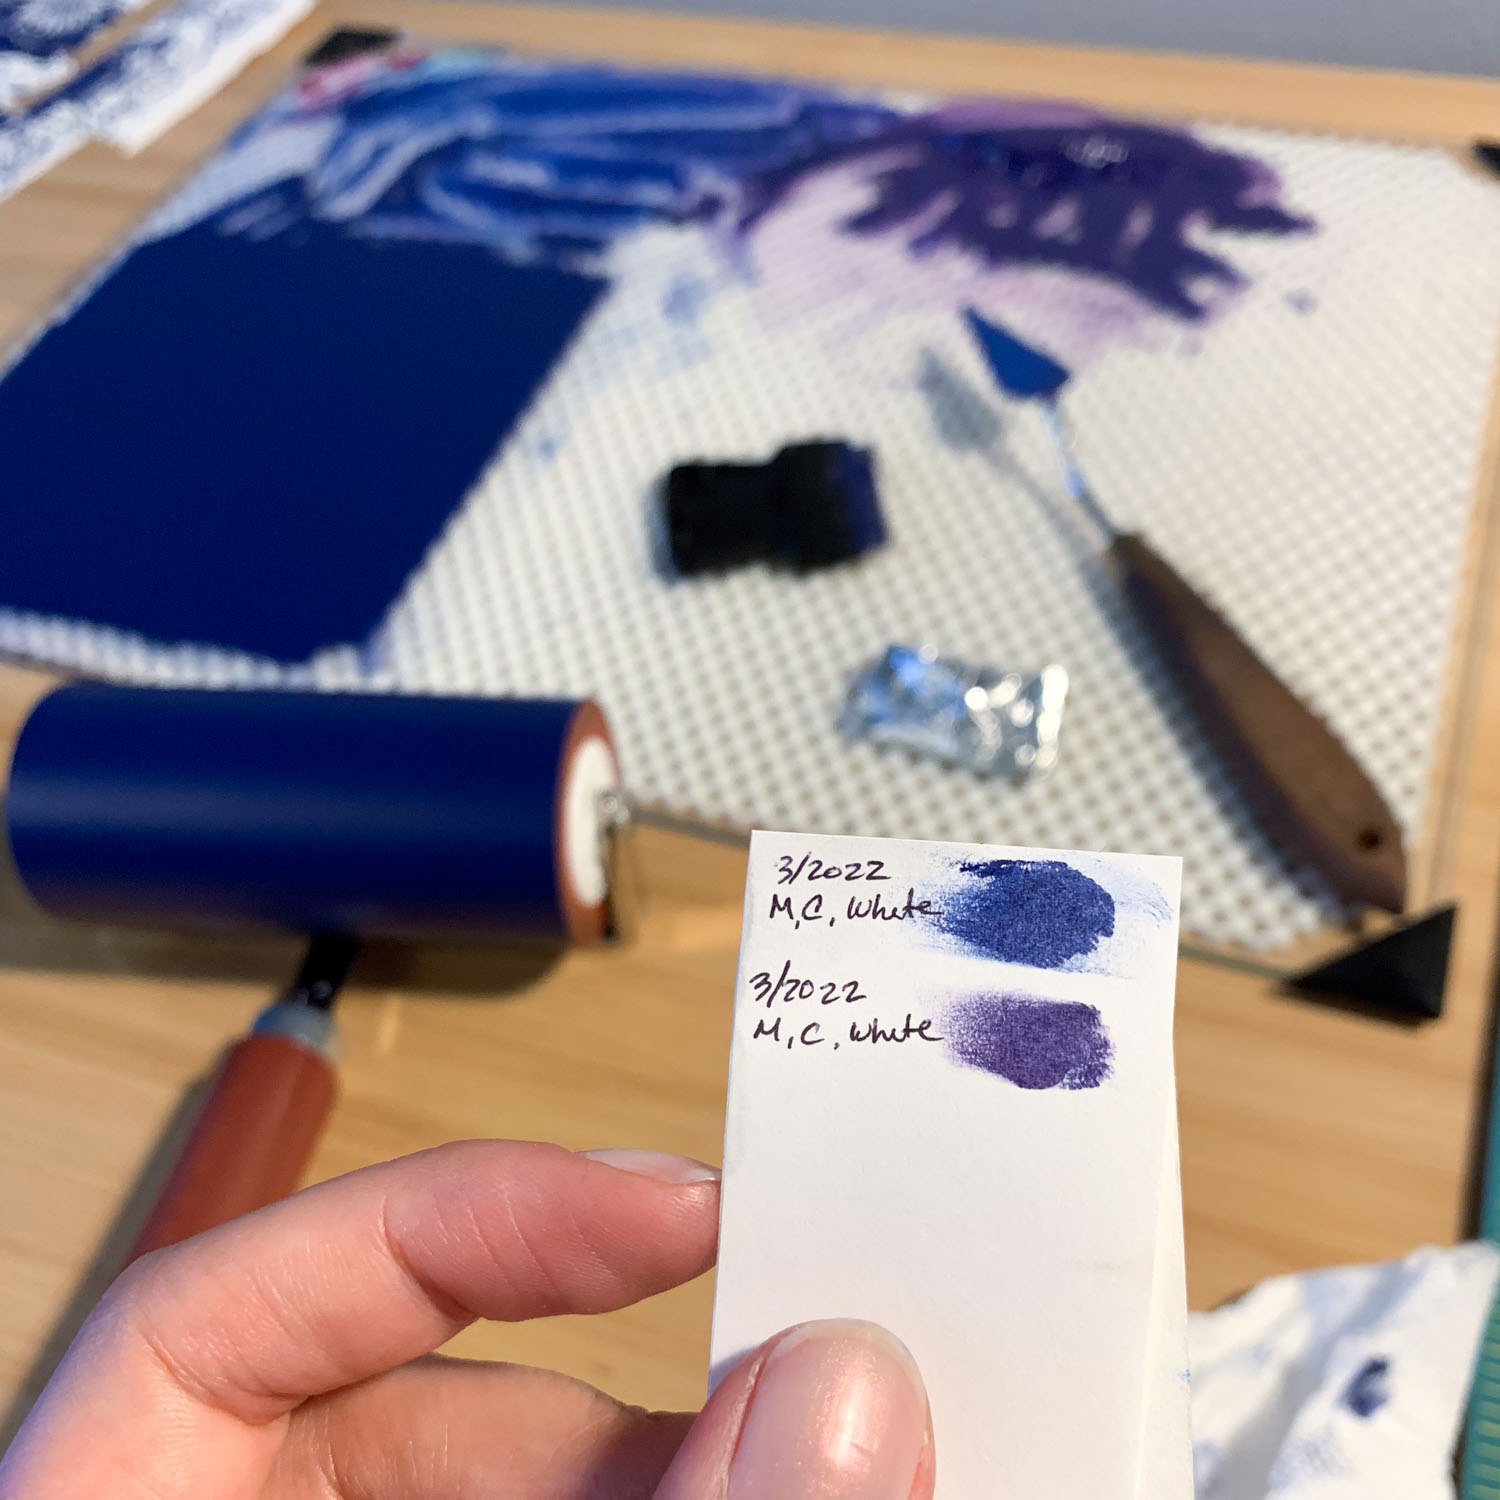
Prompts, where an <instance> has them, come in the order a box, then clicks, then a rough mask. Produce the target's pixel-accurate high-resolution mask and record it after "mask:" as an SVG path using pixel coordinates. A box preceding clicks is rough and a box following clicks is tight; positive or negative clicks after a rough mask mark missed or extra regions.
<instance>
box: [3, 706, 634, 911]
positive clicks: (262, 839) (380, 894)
mask: <svg viewBox="0 0 1500 1500" xmlns="http://www.w3.org/2000/svg"><path fill="white" fill-rule="evenodd" d="M590 738H598V739H599V740H601V741H602V743H603V745H604V746H605V747H607V746H608V743H609V740H608V731H607V729H606V728H605V725H604V720H603V716H602V715H601V714H600V712H599V710H598V708H597V707H596V706H595V705H594V704H592V703H586V702H585V703H576V702H564V701H546V700H525V699H482V698H435V697H434V698H425V697H398V696H394V695H385V694H355V693H302V692H280V691H239V690H229V691H207V690H205V691H200V690H196V689H179V688H131V687H116V686H110V685H105V684H101V683H93V682H79V683H74V684H72V685H69V686H66V687H63V688H61V689H59V690H58V691H56V692H54V693H52V694H50V695H49V696H48V697H46V698H45V699H43V700H42V702H41V703H40V704H39V705H38V706H37V708H36V709H35V710H34V711H33V713H32V715H31V717H30V718H29V719H28V721H27V722H26V725H25V726H24V728H23V730H22V733H21V736H20V739H19V742H18V743H17V746H16V751H15V758H14V762H13V764H12V767H11V775H10V785H9V791H8V794H7V797H6V817H7V830H8V833H9V837H10V843H11V848H12V850H13V853H14V856H15V862H16V867H17V869H18V870H19V872H20V875H21V879H22V880H23V881H24V883H25V885H26V888H27V889H28V890H29V891H30V893H31V894H32V896H33V897H34V898H35V899H36V901H37V902H38V903H39V904H40V905H41V906H42V907H44V908H45V909H46V910H47V911H49V912H52V913H54V914H56V915H58V916H63V917H70V918H82V919H85V920H91V921H100V922H129V923H146V924H150V925H153V926H169V927H177V928H194V929H210V930H244V929H279V930H291V931H297V932H330V931H332V932H349V933H357V934H360V935H362V936H395V937H429V936H467V935H478V934H492V933H496V932H506V933H524V934H532V935H536V936H540V937H549V938H563V937H568V936H573V937H580V936H590V935H596V934H595V933H594V932H592V931H591V930H589V929H591V928H596V927H601V926H602V921H603V919H602V915H600V914H599V913H598V912H596V911H592V910H586V911H583V912H582V915H581V916H580V911H581V907H580V900H579V898H578V896H577V893H576V891H574V892H572V893H571V894H570V888H569V884H568V877H567V874H566V869H565V866H566V860H565V859H564V856H563V852H562V845H563V832H562V821H561V818H560V815H559V805H560V799H561V794H562V784H563V777H564V770H565V767H566V765H567V764H568V763H569V757H570V755H571V754H572V753H573V752H574V751H575V750H576V749H577V747H578V746H579V745H580V744H581V743H582V742H584V741H586V740H588V739H590ZM595 760H596V762H597V760H598V755H597V753H596V756H595ZM605 760H606V762H607V764H608V765H609V766H610V768H612V767H613V761H612V758H610V757H607V756H606V757H605ZM575 800H576V799H575ZM579 805H580V806H582V805H583V804H582V803H580V804H579ZM582 905H583V906H585V907H587V906H588V905H589V901H588V900H587V899H585V900H584V901H583V903H582ZM580 923H581V926H580Z"/></svg>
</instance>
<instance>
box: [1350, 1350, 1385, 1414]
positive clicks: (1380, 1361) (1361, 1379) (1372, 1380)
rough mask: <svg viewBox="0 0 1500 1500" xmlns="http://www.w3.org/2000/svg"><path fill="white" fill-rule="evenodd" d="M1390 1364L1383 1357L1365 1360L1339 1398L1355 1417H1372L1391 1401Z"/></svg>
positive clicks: (1378, 1356)
mask: <svg viewBox="0 0 1500 1500" xmlns="http://www.w3.org/2000/svg"><path fill="white" fill-rule="evenodd" d="M1390 1376H1391V1362H1390V1360H1388V1359H1386V1358H1385V1357H1384V1356H1383V1355H1377V1356H1376V1357H1375V1358H1374V1359H1367V1360H1366V1361H1365V1362H1364V1364H1362V1365H1361V1366H1360V1367H1359V1369H1358V1370H1357V1371H1355V1374H1354V1378H1353V1379H1352V1380H1351V1381H1350V1382H1349V1384H1348V1385H1347V1386H1346V1387H1345V1389H1344V1394H1343V1396H1342V1397H1341V1398H1340V1399H1341V1400H1342V1401H1343V1403H1344V1405H1345V1406H1347V1407H1348V1408H1349V1410H1350V1411H1352V1412H1353V1413H1354V1415H1355V1416H1356V1417H1366V1418H1368V1417H1373V1416H1374V1415H1375V1413H1376V1412H1378V1411H1379V1410H1380V1408H1381V1407H1382V1406H1384V1405H1385V1403H1386V1402H1387V1401H1389V1400H1390V1399H1391V1382H1390Z"/></svg>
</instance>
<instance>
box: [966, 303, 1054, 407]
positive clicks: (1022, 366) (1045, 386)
mask: <svg viewBox="0 0 1500 1500" xmlns="http://www.w3.org/2000/svg"><path fill="white" fill-rule="evenodd" d="M964 321H965V322H966V323H967V324H968V325H969V332H970V333H972V334H973V335H974V338H975V340H976V341H977V342H978V344H979V348H980V352H981V353H982V354H983V355H984V358H985V363H986V364H988V365H989V367H990V374H992V375H993V376H994V377H995V380H996V382H997V383H998V384H999V385H1000V387H1001V388H1002V389H1003V390H1005V391H1007V392H1009V393H1010V394H1011V395H1012V396H1014V397H1016V399H1017V400H1019V401H1028V400H1030V399H1031V398H1032V397H1034V396H1042V397H1050V396H1055V395H1056V394H1057V393H1058V392H1059V391H1060V390H1061V389H1062V388H1063V386H1065V385H1066V384H1067V383H1068V372H1067V370H1066V369H1064V368H1063V366H1062V365H1060V364H1058V362H1057V361H1056V360H1055V359H1053V358H1051V357H1050V356H1049V355H1046V354H1043V353H1042V351H1041V350H1040V349H1035V348H1033V347H1032V346H1031V345H1030V344H1025V343H1022V341H1021V340H1020V339H1018V338H1017V337H1016V336H1015V335H1014V334H1013V333H1011V332H1010V331H1009V330H1007V329H1005V328H1002V327H1001V326H1000V325H999V324H998V323H993V322H991V321H990V320H989V319H988V318H982V317H980V315H979V314H978V313H977V312H975V311H974V309H973V308H972V307H969V308H965V309H964Z"/></svg>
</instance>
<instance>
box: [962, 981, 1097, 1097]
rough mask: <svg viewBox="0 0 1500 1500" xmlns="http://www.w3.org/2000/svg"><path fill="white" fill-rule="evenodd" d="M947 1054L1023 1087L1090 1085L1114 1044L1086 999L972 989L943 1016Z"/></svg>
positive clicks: (1088, 1087) (1080, 1087)
mask: <svg viewBox="0 0 1500 1500" xmlns="http://www.w3.org/2000/svg"><path fill="white" fill-rule="evenodd" d="M943 1034H944V1036H945V1038H946V1042H947V1048H948V1054H949V1056H951V1057H952V1058H953V1059H954V1060H955V1061H957V1062H960V1063H963V1064H964V1065H965V1066H967V1067H971V1068H979V1069H982V1070H983V1071H984V1072H986V1073H993V1074H994V1075H995V1076H996V1077H997V1078H1004V1079H1005V1080H1006V1081H1007V1082H1009V1083H1013V1084H1015V1085H1016V1086H1017V1087H1018V1088H1023V1089H1096V1088H1098V1087H1099V1085H1100V1084H1101V1083H1103V1082H1104V1080H1105V1079H1106V1078H1108V1077H1109V1076H1110V1072H1111V1067H1112V1063H1113V1058H1114V1048H1113V1047H1112V1045H1111V1043H1110V1039H1109V1032H1108V1031H1107V1030H1106V1029H1105V1026H1104V1021H1103V1018H1102V1017H1101V1016H1100V1014H1099V1012H1098V1010H1097V1009H1096V1008H1095V1007H1094V1006H1092V1005H1085V1004H1083V1003H1082V1002H1080V1001H1075V1000H1042V999H1039V998H1036V997H1034V996H1029V995H1004V994H1001V995H972V996H967V997H965V998H964V999H962V1000H959V1001H957V1002H955V1003H954V1005H953V1006H952V1007H951V1008H950V1009H949V1010H948V1011H947V1013H946V1014H945V1015H944V1017H943Z"/></svg>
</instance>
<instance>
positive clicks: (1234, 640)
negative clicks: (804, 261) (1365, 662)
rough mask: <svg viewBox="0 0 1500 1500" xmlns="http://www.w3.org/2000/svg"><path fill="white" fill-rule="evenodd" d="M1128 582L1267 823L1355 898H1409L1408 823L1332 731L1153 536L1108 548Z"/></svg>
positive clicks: (1395, 906)
mask: <svg viewBox="0 0 1500 1500" xmlns="http://www.w3.org/2000/svg"><path fill="white" fill-rule="evenodd" d="M1108 555H1109V560H1110V562H1111V564H1112V565H1113V566H1114V568H1115V569H1116V572H1117V575H1118V578H1119V582H1120V585H1121V588H1122V589H1123V591H1124V593H1125V596H1126V598H1127V599H1128V600H1129V601H1130V603H1131V604H1132V605H1133V606H1134V608H1135V610H1136V612H1137V614H1139V616H1140V617H1141V619H1142V620H1143V621H1144V622H1145V623H1146V625H1147V627H1148V628H1149V629H1150V631H1151V633H1152V635H1153V636H1154V637H1155V639H1156V643H1157V645H1158V647H1159V648H1160V650H1161V652H1162V654H1163V656H1164V657H1165V658H1166V659H1167V662H1168V664H1169V665H1170V667H1171V668H1172V670H1173V674H1174V676H1175V677H1176V679H1177V681H1178V684H1179V686H1180V687H1181V688H1182V690H1183V691H1184V693H1185V694H1186V696H1187V698H1188V700H1189V703H1190V704H1191V706H1192V708H1193V710H1194V711H1195V713H1196V714H1197V716H1198V718H1199V720H1200V722H1201V723H1202V725H1203V728H1204V730H1205V731H1206V732H1207V734H1208V735H1209V738H1210V739H1211V740H1212V741H1213V742H1214V745H1215V747H1216V748H1217V750H1218V751H1219V753H1220V754H1221V755H1222V756H1223V757H1224V759H1225V760H1226V761H1227V762H1228V763H1229V768H1230V770H1231V772H1232V773H1233V774H1234V777H1235V780H1236V781H1237V782H1238V784H1239V785H1240V787H1241V789H1242V790H1243V791H1244V792H1245V794H1246V796H1247V797H1248V798H1249V799H1250V801H1251V803H1252V805H1253V806H1254V808H1255V810H1256V811H1257V812H1258V813H1259V815H1260V816H1261V818H1262V819H1263V820H1264V822H1265V823H1266V825H1267V827H1268V828H1269V829H1270V830H1271V832H1272V833H1273V834H1275V835H1276V836H1277V837H1278V838H1280V839H1281V841H1282V842H1283V843H1284V844H1286V845H1287V846H1288V847H1289V848H1291V849H1294V850H1295V851H1297V852H1298V853H1300V854H1302V855H1303V856H1304V857H1306V858H1307V859H1308V860H1309V862H1310V863H1312V864H1313V865H1314V866H1315V867H1316V868H1317V869H1318V870H1319V871H1320V872H1321V873H1322V874H1323V876H1324V877H1325V878H1326V879H1327V880H1328V882H1329V884H1330V885H1332V886H1333V888H1334V890H1335V891H1336V892H1337V894H1338V895H1339V896H1340V897H1341V898H1343V899H1344V900H1346V901H1351V902H1362V903H1367V904H1369V905H1371V906H1377V907H1382V908H1384V909H1385V910H1387V911H1394V912H1399V911H1400V910H1401V909H1402V907H1403V906H1404V905H1405V904H1406V856H1405V854H1404V852H1403V851H1402V847H1401V830H1400V828H1399V827H1398V826H1397V823H1396V820H1395V818H1394V817H1393V816H1392V814H1391V811H1390V809H1389V808H1388V807H1387V806H1386V804H1385V801H1384V799H1383V798H1382V797H1381V795H1380V793H1379V792H1378V791H1377V790H1376V788H1375V785H1374V783H1373V782H1371V780H1370V779H1369V777H1368V776H1366V775H1365V773H1364V771H1363V770H1361V769H1360V766H1359V763H1358V762H1357V761H1356V760H1355V759H1354V757H1353V756H1352V755H1351V754H1350V753H1349V751H1348V750H1347V749H1345V748H1344V745H1343V743H1342V742H1341V741H1340V740H1339V739H1338V738H1337V736H1336V735H1334V733H1333V731H1332V730H1330V729H1329V728H1328V726H1327V725H1326V724H1324V723H1323V721H1322V720H1321V719H1319V718H1318V717H1317V716H1316V715H1315V714H1314V713H1313V712H1312V710H1311V709H1309V708H1308V707H1307V705H1306V704H1304V703H1303V702H1302V700H1301V699H1300V698H1298V697H1297V696H1296V695H1295V694H1294V693H1293V692H1292V691H1291V689H1290V688H1288V687H1287V686H1286V684H1285V683H1283V682H1282V681H1281V679H1280V678H1278V677H1277V676H1276V674H1275V673H1274V672H1272V671H1271V669H1270V668H1269V667H1268V666H1266V664H1265V663H1264V662H1263V661H1262V660H1261V659H1260V658H1259V657H1258V656H1257V655H1256V654H1255V652H1254V651H1252V650H1251V649H1250V647H1249V645H1248V644H1246V642H1245V641H1244V640H1243V638H1242V637H1241V636H1240V635H1239V634H1238V633H1237V632H1236V631H1235V630H1234V628H1233V626H1231V625H1230V624H1229V622H1228V621H1227V620H1225V619H1224V617H1223V616H1222V615H1221V614H1219V613H1218V611H1217V610H1215V609H1214V608H1213V606H1212V605H1210V604H1209V603H1208V602H1207V601H1206V600H1205V599H1204V598H1203V597H1202V596H1201V595H1200V594H1198V593H1197V591H1196V590H1195V589H1193V587H1192V586H1191V585H1190V584H1189V583H1188V582H1187V581H1186V580H1185V579H1184V578H1183V577H1182V575H1181V574H1179V573H1178V572H1177V570H1176V569H1175V568H1174V567H1172V565H1171V564H1170V563H1169V562H1167V560H1166V559H1165V558H1163V557H1162V556H1161V555H1160V554H1159V553H1158V552H1156V551H1154V550H1153V549H1152V548H1151V546H1150V545H1149V544H1148V543H1147V542H1146V541H1145V539H1144V538H1143V537H1141V536H1139V535H1135V534H1133V533H1126V534H1124V535H1122V536H1117V537H1116V538H1115V540H1114V541H1113V543H1111V545H1110V549H1109V554H1108Z"/></svg>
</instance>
